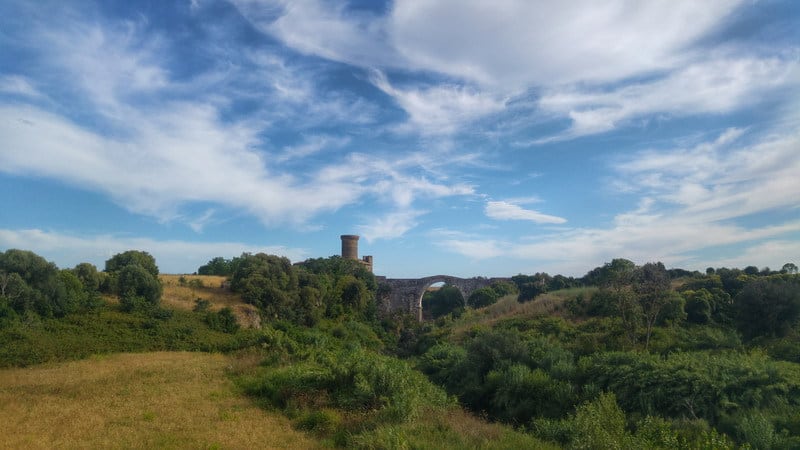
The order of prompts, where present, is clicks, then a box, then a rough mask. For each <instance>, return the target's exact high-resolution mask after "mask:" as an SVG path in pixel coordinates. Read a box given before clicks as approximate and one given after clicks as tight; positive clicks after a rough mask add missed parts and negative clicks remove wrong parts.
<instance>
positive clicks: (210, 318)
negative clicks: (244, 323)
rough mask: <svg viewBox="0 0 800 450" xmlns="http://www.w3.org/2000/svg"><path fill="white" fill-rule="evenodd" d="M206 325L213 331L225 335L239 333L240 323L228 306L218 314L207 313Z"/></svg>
mask: <svg viewBox="0 0 800 450" xmlns="http://www.w3.org/2000/svg"><path fill="white" fill-rule="evenodd" d="M206 323H207V324H208V327H209V328H211V329H212V330H216V331H221V332H223V333H236V332H237V331H239V323H238V322H237V321H236V316H235V315H234V314H233V310H232V309H231V308H229V307H227V306H226V307H225V308H222V309H220V310H219V311H217V312H208V313H206Z"/></svg>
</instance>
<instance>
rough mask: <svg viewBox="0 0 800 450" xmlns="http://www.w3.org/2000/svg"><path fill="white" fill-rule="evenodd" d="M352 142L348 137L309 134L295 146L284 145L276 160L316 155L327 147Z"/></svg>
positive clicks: (284, 160) (331, 147) (282, 160)
mask: <svg viewBox="0 0 800 450" xmlns="http://www.w3.org/2000/svg"><path fill="white" fill-rule="evenodd" d="M348 143H350V138H348V137H336V136H329V135H313V136H307V137H306V138H305V139H304V140H303V142H302V143H300V144H298V145H294V146H289V147H284V148H283V152H282V153H281V154H279V155H278V156H277V157H276V158H275V161H277V162H286V161H290V160H296V159H303V158H306V157H308V156H311V155H314V154H316V153H319V152H321V151H322V150H325V149H329V148H330V149H337V148H341V147H344V146H345V145H347V144H348Z"/></svg>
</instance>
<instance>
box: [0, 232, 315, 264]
mask: <svg viewBox="0 0 800 450" xmlns="http://www.w3.org/2000/svg"><path fill="white" fill-rule="evenodd" d="M0 248H20V249H25V250H31V251H33V252H34V253H36V254H38V255H40V256H42V257H44V258H45V259H47V260H51V261H54V262H55V263H56V264H57V265H58V266H59V267H61V268H68V267H73V266H75V265H76V264H78V263H81V262H89V263H92V264H94V265H96V266H97V267H98V268H100V269H102V268H103V267H104V264H105V261H106V260H108V259H109V258H111V256H113V255H115V254H117V253H120V252H124V251H126V250H142V251H146V252H148V253H150V254H151V255H153V257H154V258H155V259H156V263H157V264H158V266H159V269H160V271H161V272H162V273H191V272H194V271H196V270H197V268H198V267H200V266H201V265H203V264H205V263H206V262H208V261H209V260H210V259H211V258H213V257H216V256H223V257H225V258H231V257H234V256H239V255H241V254H242V253H244V252H248V253H258V252H264V253H268V254H274V255H279V256H286V257H287V258H289V259H291V260H292V261H300V260H303V259H305V258H307V257H308V252H307V250H305V249H299V248H287V247H284V246H280V245H272V246H270V245H253V244H244V243H239V242H189V241H180V240H156V239H151V238H139V237H126V236H116V235H99V236H92V237H83V236H76V235H72V234H65V233H61V232H57V231H45V230H39V229H21V230H11V229H0Z"/></svg>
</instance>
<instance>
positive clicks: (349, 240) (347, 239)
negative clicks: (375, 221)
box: [340, 234, 372, 272]
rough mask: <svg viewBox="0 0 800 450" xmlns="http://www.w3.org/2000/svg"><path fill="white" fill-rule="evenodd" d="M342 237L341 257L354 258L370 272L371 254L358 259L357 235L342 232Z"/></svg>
mask: <svg viewBox="0 0 800 450" xmlns="http://www.w3.org/2000/svg"><path fill="white" fill-rule="evenodd" d="M340 237H341V238H342V258H346V259H354V260H356V261H358V262H360V263H361V264H363V265H364V267H366V268H367V270H369V271H370V272H372V256H365V257H364V258H363V259H358V236H356V235H355V234H343V235H341V236H340Z"/></svg>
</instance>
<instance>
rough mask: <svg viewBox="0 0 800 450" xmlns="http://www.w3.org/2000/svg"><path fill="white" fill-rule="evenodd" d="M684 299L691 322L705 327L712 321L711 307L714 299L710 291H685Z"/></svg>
mask: <svg viewBox="0 0 800 450" xmlns="http://www.w3.org/2000/svg"><path fill="white" fill-rule="evenodd" d="M683 297H684V298H685V299H686V316H687V320H688V321H689V322H692V323H697V324H700V325H705V324H707V323H709V322H710V321H711V305H712V303H713V302H714V299H713V297H712V296H711V293H710V292H708V290H706V289H700V290H697V291H691V290H690V291H684V292H683Z"/></svg>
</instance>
